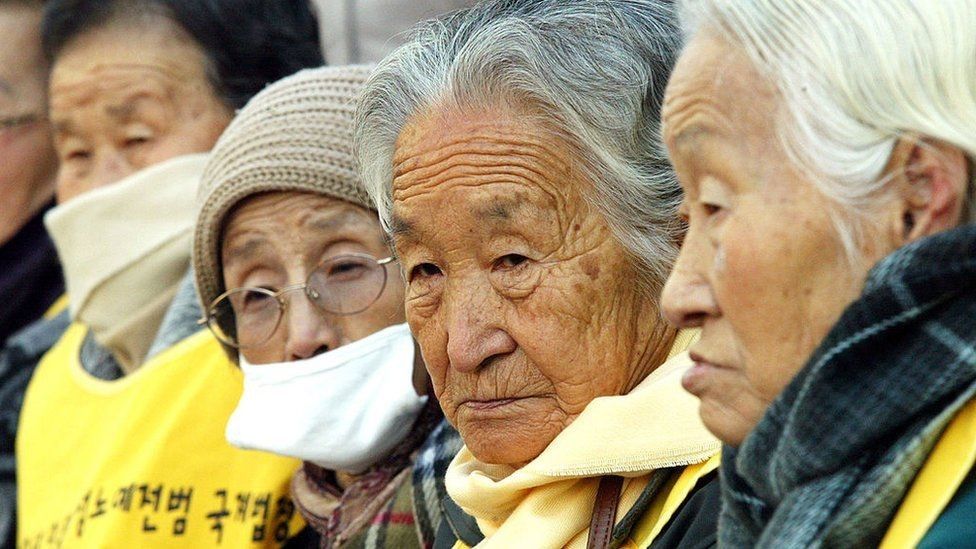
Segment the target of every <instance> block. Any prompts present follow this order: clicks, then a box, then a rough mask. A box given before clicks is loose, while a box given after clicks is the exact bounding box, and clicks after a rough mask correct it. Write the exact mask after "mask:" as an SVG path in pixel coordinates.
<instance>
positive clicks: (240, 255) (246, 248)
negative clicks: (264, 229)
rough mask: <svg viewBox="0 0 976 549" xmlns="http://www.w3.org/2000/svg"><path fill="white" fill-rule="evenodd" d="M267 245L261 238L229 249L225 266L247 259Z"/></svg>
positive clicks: (250, 239)
mask: <svg viewBox="0 0 976 549" xmlns="http://www.w3.org/2000/svg"><path fill="white" fill-rule="evenodd" d="M267 245H268V243H267V241H265V240H262V239H260V238H249V239H248V240H247V241H246V242H245V243H244V244H240V245H237V246H233V247H231V248H228V249H227V254H226V259H225V260H224V262H223V263H224V266H227V265H228V264H233V263H234V262H236V261H240V260H242V259H245V258H247V257H249V256H251V255H253V254H254V253H255V252H256V251H258V250H259V249H261V248H263V247H265V246H267Z"/></svg>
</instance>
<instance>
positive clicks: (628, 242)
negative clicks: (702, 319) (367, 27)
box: [357, 0, 718, 548]
mask: <svg viewBox="0 0 976 549" xmlns="http://www.w3.org/2000/svg"><path fill="white" fill-rule="evenodd" d="M677 35H678V30H677V27H676V25H675V20H674V17H673V14H672V12H671V8H670V3H668V2H640V3H636V2H635V3H628V2H588V1H582V0H580V1H576V0H573V1H567V0H558V1H556V0H552V1H531V2H530V1H524V2H511V1H492V2H483V3H480V4H479V5H478V6H476V7H474V8H472V9H470V10H468V11H464V12H460V13H458V14H455V15H453V16H450V17H447V18H444V19H441V20H439V21H434V22H431V23H429V24H426V25H423V26H421V27H420V28H419V29H417V30H416V31H415V32H414V34H413V36H412V37H411V38H410V39H409V40H408V41H407V43H406V44H405V45H404V46H402V47H401V48H399V49H398V50H396V51H395V52H394V53H392V54H391V55H390V56H389V57H387V58H386V59H385V60H384V61H383V62H382V63H380V65H379V67H378V68H377V71H376V72H375V73H374V75H373V76H372V77H371V79H370V81H369V82H368V83H367V85H366V90H365V92H364V94H363V98H362V99H361V102H360V106H359V115H358V125H357V140H358V145H357V154H358V158H359V161H360V168H361V170H362V173H363V177H364V179H365V181H366V185H367V188H368V189H369V190H370V193H371V194H372V196H373V198H374V200H375V201H376V202H377V205H378V206H379V213H380V217H381V219H383V221H384V223H385V225H386V227H387V228H388V229H389V230H390V234H391V236H392V240H393V243H394V246H395V249H396V253H397V258H398V261H399V264H400V267H401V269H402V271H403V274H404V277H405V280H406V283H407V288H406V294H405V298H406V316H407V320H408V322H409V323H410V327H411V328H412V330H413V333H414V335H415V336H416V337H417V341H418V342H419V344H420V347H421V349H422V351H423V355H424V359H425V361H426V365H427V369H428V371H429V372H430V374H431V378H432V381H433V387H434V393H435V394H436V395H437V397H438V400H439V401H440V404H441V407H442V408H443V410H444V414H445V416H446V417H447V419H448V420H449V421H450V422H451V423H452V424H453V425H454V426H455V427H457V429H458V430H459V432H460V434H461V437H462V439H463V441H464V448H463V449H462V450H461V452H460V453H459V454H458V456H457V457H456V458H455V459H454V461H453V462H452V463H451V465H450V467H449V468H448V470H447V481H446V487H447V491H448V494H449V495H450V497H451V498H452V499H453V501H454V502H455V503H456V504H457V506H458V507H460V511H461V512H460V513H458V514H457V515H460V516H456V518H457V520H454V518H455V517H453V516H450V515H449V518H450V519H451V521H450V524H451V526H452V527H453V529H452V531H449V532H446V534H453V536H454V538H455V539H456V540H457V541H456V545H457V546H458V547H464V546H471V545H478V546H479V547H488V548H491V547H500V548H508V547H533V548H546V547H549V548H559V547H586V546H589V547H610V546H621V545H623V546H628V547H635V546H637V547H648V546H652V545H653V546H657V547H692V546H694V547H700V546H708V545H710V544H712V543H714V537H715V529H716V522H715V521H716V519H717V514H718V509H717V488H718V487H717V480H716V479H715V474H714V469H715V467H716V466H717V459H716V452H717V449H718V442H717V441H716V440H715V439H714V438H713V437H712V436H711V435H710V434H709V433H708V432H707V431H706V430H705V428H704V426H703V425H702V423H701V421H700V420H699V418H698V415H697V401H696V400H695V399H693V398H691V397H690V396H689V395H688V394H686V393H684V391H682V389H681V387H680V379H681V376H682V374H683V372H684V371H685V370H686V369H687V368H688V367H689V366H690V361H689V360H688V355H687V354H686V353H685V350H686V348H687V347H688V345H690V344H691V342H692V341H693V339H694V338H695V331H694V330H675V329H673V328H671V327H669V326H668V325H667V324H666V323H665V322H664V321H663V319H662V318H661V316H660V313H659V309H658V306H657V299H656V295H657V292H658V291H659V290H660V287H661V285H662V284H663V282H664V277H665V276H666V273H667V271H668V270H669V268H670V265H671V261H672V259H673V257H674V256H675V255H676V253H677V244H678V242H679V241H680V239H681V226H680V224H678V223H676V222H675V219H674V215H675V212H674V206H675V205H676V200H675V198H676V197H677V196H678V185H677V183H676V181H675V180H674V178H673V177H672V172H671V171H670V169H669V167H668V165H667V161H666V159H665V158H664V156H663V154H662V152H661V146H660V141H659V136H658V132H657V116H658V107H659V105H660V98H661V95H662V94H663V90H664V82H665V80H666V78H667V75H668V72H669V70H670V67H671V61H672V60H673V56H674V55H675V54H676V50H677V42H678V36H677ZM464 515H467V516H469V517H472V518H473V520H474V522H475V523H476V524H475V527H474V528H467V527H465V526H466V525H465V521H464ZM455 539H445V538H441V539H439V540H438V543H442V542H445V545H447V543H454V541H455ZM448 546H449V545H448Z"/></svg>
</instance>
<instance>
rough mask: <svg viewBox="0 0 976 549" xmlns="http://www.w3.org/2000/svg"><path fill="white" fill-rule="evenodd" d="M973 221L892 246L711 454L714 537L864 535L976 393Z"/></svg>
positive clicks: (877, 536)
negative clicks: (748, 426)
mask: <svg viewBox="0 0 976 549" xmlns="http://www.w3.org/2000/svg"><path fill="white" fill-rule="evenodd" d="M974 344H976V227H973V226H967V227H963V228H960V229H956V230H953V231H950V232H946V233H943V234H940V235H936V236H934V237H931V238H928V239H925V240H922V241H920V242H917V243H915V244H912V245H909V246H906V247H904V248H901V249H899V250H898V251H896V252H895V253H894V254H892V255H890V256H888V257H887V258H885V259H884V260H882V261H881V262H880V263H879V264H878V265H877V266H876V267H875V268H874V269H872V271H871V273H870V274H869V275H868V281H867V283H866V286H865V289H864V293H863V294H862V296H861V297H860V298H859V299H858V300H857V301H856V302H854V303H853V304H852V305H851V306H850V307H849V308H848V309H847V310H846V311H845V312H844V314H843V316H842V317H841V319H840V321H839V322H838V323H837V325H836V326H835V327H834V328H833V330H832V331H831V332H830V334H829V335H828V336H827V338H826V339H825V340H824V342H823V343H822V344H821V345H820V347H819V348H818V349H817V351H816V352H815V353H814V354H813V356H812V357H811V359H810V361H809V362H808V363H807V364H806V366H805V367H804V369H803V370H802V371H801V372H800V373H799V375H797V377H796V378H795V379H794V380H793V381H792V382H791V383H790V385H789V386H788V387H787V388H786V390H785V391H784V392H783V393H782V394H781V395H780V396H779V398H778V399H777V400H776V401H775V402H774V403H773V404H772V406H771V407H770V408H769V410H768V411H767V413H766V415H765V416H764V417H763V419H762V421H761V422H760V423H759V425H758V426H757V427H756V428H755V429H754V430H753V432H752V433H751V434H750V435H749V436H748V437H747V438H746V440H745V441H744V442H743V444H742V445H741V446H740V447H739V448H738V450H736V449H733V448H726V449H725V450H724V451H723V462H722V498H723V511H722V515H721V518H720V521H719V542H720V544H721V545H722V546H726V547H754V546H758V547H868V546H875V545H877V543H878V542H879V541H880V540H881V538H882V536H884V534H885V531H886V530H887V528H888V524H889V523H890V522H891V519H892V517H893V515H894V513H895V511H896V510H897V508H898V505H899V504H900V502H901V500H902V499H903V498H904V495H905V492H906V491H907V489H908V487H909V484H910V483H911V481H912V480H913V478H914V477H915V474H916V473H917V472H918V470H919V469H920V468H921V466H922V464H923V463H924V461H925V459H926V457H927V456H928V454H929V452H930V451H931V449H932V447H933V445H934V444H935V442H936V441H937V439H938V437H939V435H940V434H941V433H942V431H943V429H944V428H945V426H946V424H947V423H948V422H949V421H950V420H951V419H952V417H953V415H955V413H956V412H957V411H958V410H959V409H960V408H961V407H962V406H963V405H964V404H966V403H967V402H968V401H969V400H970V399H971V398H973V395H974V393H976V347H974Z"/></svg>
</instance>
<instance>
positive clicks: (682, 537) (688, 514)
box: [650, 471, 722, 549]
mask: <svg viewBox="0 0 976 549" xmlns="http://www.w3.org/2000/svg"><path fill="white" fill-rule="evenodd" d="M721 505H722V501H721V492H720V487H719V480H718V471H711V472H709V473H708V474H706V475H705V476H703V477H701V478H700V479H698V482H697V483H696V484H695V487H694V488H693V489H692V490H691V492H689V493H688V495H687V496H686V497H685V499H684V501H683V502H682V503H681V506H680V507H678V509H677V511H675V513H674V515H672V517H671V520H670V521H668V523H667V524H666V525H665V526H664V529H663V530H661V533H660V534H658V536H657V537H656V538H655V539H654V542H653V543H652V544H651V545H650V547H651V548H653V549H664V548H679V547H680V548H686V549H703V548H706V547H714V546H715V545H716V543H717V541H716V537H717V535H718V515H719V511H720V509H721Z"/></svg>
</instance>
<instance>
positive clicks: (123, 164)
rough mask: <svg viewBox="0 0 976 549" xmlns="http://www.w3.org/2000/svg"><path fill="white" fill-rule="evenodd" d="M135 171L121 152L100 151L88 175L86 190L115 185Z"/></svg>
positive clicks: (111, 150)
mask: <svg viewBox="0 0 976 549" xmlns="http://www.w3.org/2000/svg"><path fill="white" fill-rule="evenodd" d="M135 171H136V169H135V168H134V167H133V166H132V165H131V164H129V161H128V160H127V159H126V157H125V155H123V154H122V153H121V152H119V151H117V150H114V149H102V150H101V151H99V152H98V153H96V157H95V162H94V163H93V166H92V168H91V171H90V172H89V174H88V177H87V179H88V185H87V187H88V190H93V189H97V188H99V187H104V186H106V185H111V184H112V183H117V182H119V181H121V180H122V179H125V178H126V177H128V176H130V175H132V174H133V173H135Z"/></svg>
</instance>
